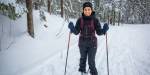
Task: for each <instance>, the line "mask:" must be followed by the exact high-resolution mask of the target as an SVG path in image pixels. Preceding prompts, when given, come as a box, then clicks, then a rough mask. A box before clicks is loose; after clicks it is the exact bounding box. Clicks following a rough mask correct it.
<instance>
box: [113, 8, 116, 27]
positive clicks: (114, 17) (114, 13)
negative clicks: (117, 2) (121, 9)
mask: <svg viewBox="0 0 150 75" xmlns="http://www.w3.org/2000/svg"><path fill="white" fill-rule="evenodd" d="M115 15H116V12H115V10H113V25H115V19H116V16H115Z"/></svg>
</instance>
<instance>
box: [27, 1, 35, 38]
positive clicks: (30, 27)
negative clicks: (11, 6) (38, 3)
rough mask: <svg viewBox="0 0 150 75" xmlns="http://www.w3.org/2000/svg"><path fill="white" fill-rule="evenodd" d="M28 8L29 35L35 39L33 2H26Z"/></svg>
mask: <svg viewBox="0 0 150 75" xmlns="http://www.w3.org/2000/svg"><path fill="white" fill-rule="evenodd" d="M26 7H27V9H28V13H27V28H28V33H29V35H30V36H31V37H33V38H34V28H33V16H32V0H26Z"/></svg>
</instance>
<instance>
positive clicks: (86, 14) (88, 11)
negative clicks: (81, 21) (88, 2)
mask: <svg viewBox="0 0 150 75" xmlns="http://www.w3.org/2000/svg"><path fill="white" fill-rule="evenodd" d="M83 13H84V15H85V16H91V14H92V9H91V7H85V8H84V9H83Z"/></svg>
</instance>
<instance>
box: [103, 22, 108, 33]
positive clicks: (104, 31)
mask: <svg viewBox="0 0 150 75" xmlns="http://www.w3.org/2000/svg"><path fill="white" fill-rule="evenodd" d="M108 29H109V26H108V24H107V23H105V24H104V26H103V33H104V34H106V32H107V31H108Z"/></svg>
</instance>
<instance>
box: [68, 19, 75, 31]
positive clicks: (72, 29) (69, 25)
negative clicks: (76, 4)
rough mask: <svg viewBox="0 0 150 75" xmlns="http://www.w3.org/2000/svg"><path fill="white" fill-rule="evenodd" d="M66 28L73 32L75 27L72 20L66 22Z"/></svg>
mask: <svg viewBox="0 0 150 75" xmlns="http://www.w3.org/2000/svg"><path fill="white" fill-rule="evenodd" d="M68 28H69V29H70V32H71V33H73V32H74V31H75V28H74V25H73V22H69V24H68Z"/></svg>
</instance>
